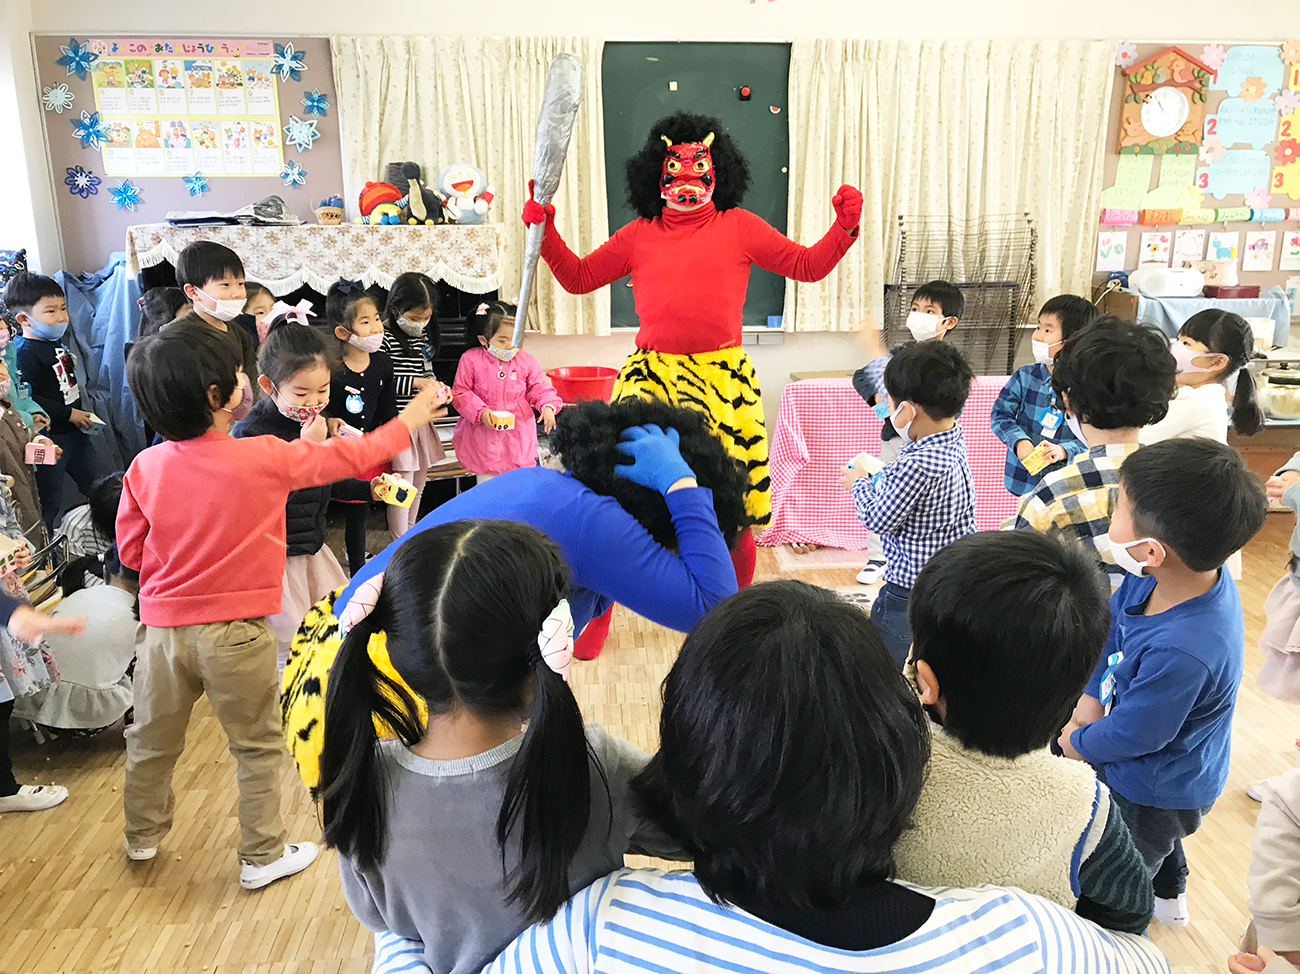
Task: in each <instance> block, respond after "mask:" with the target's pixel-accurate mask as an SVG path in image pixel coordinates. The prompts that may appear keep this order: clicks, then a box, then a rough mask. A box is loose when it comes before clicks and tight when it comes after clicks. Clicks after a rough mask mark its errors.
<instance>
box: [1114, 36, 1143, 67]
mask: <svg viewBox="0 0 1300 974" xmlns="http://www.w3.org/2000/svg"><path fill="white" fill-rule="evenodd" d="M1137 59H1138V46H1137V45H1136V44H1134V43H1133V42H1132V41H1124V42H1122V43H1121V44H1120V45H1119V46H1118V47H1117V48H1115V63H1116V64H1117V65H1119V66H1120V67H1121V68H1127V67H1128V66H1129V65H1130V64H1136V63H1137Z"/></svg>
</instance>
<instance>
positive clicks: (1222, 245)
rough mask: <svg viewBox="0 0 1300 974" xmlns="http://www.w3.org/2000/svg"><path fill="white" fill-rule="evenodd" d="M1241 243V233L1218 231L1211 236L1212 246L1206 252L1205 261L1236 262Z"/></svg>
mask: <svg viewBox="0 0 1300 974" xmlns="http://www.w3.org/2000/svg"><path fill="white" fill-rule="evenodd" d="M1240 242H1241V233H1240V231H1237V230H1216V231H1215V232H1214V233H1212V234H1210V246H1209V249H1208V250H1206V252H1205V259H1206V260H1231V261H1235V260H1236V259H1237V256H1238V254H1239V249H1238V248H1239V246H1240Z"/></svg>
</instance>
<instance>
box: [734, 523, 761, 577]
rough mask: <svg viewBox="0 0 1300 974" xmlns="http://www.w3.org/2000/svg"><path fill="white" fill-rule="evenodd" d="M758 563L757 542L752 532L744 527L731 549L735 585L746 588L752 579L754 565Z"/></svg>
mask: <svg viewBox="0 0 1300 974" xmlns="http://www.w3.org/2000/svg"><path fill="white" fill-rule="evenodd" d="M757 563H758V542H757V541H755V540H754V532H753V531H751V530H749V528H744V529H743V530H742V531H741V532H740V537H739V538H737V539H736V547H735V548H733V549H732V551H731V564H732V565H734V566H735V569H736V585H737V586H739V587H740V588H748V587H749V586H750V585H751V584H753V581H754V567H755V565H756V564H757Z"/></svg>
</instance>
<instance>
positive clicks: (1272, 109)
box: [1205, 98, 1277, 149]
mask: <svg viewBox="0 0 1300 974" xmlns="http://www.w3.org/2000/svg"><path fill="white" fill-rule="evenodd" d="M1276 136H1277V106H1276V105H1274V104H1273V101H1272V99H1269V98H1261V99H1259V100H1258V101H1246V99H1244V98H1225V99H1223V101H1222V102H1220V103H1219V107H1218V108H1217V109H1215V114H1213V115H1210V116H1208V117H1207V118H1206V119H1205V137H1206V138H1207V139H1218V140H1219V141H1220V142H1222V143H1223V144H1224V145H1226V146H1234V145H1237V144H1238V143H1242V142H1245V143H1249V144H1250V146H1251V147H1252V148H1255V149H1262V148H1264V146H1266V145H1268V144H1269V143H1270V142H1272V141H1273V139H1274V138H1275V137H1276Z"/></svg>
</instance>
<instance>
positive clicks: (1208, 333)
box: [1178, 308, 1264, 436]
mask: <svg viewBox="0 0 1300 974" xmlns="http://www.w3.org/2000/svg"><path fill="white" fill-rule="evenodd" d="M1178 334H1180V335H1186V336H1187V337H1188V338H1191V339H1193V340H1194V341H1198V342H1200V343H1201V344H1202V345H1204V346H1205V347H1206V348H1208V349H1209V350H1210V351H1211V352H1212V353H1214V354H1216V355H1226V356H1228V364H1227V366H1225V367H1224V369H1223V371H1221V372H1220V373H1219V374H1218V375H1216V376H1214V380H1215V381H1216V382H1222V381H1223V380H1225V379H1227V378H1228V376H1230V375H1234V374H1235V375H1236V377H1237V389H1236V391H1235V392H1234V393H1233V394H1232V428H1233V429H1234V430H1236V431H1237V432H1238V433H1240V434H1241V435H1242V436H1254V435H1255V434H1256V433H1258V432H1259V431H1260V430H1262V429H1263V428H1264V412H1263V410H1261V409H1260V408H1259V402H1258V401H1256V399H1255V377H1254V376H1253V375H1252V374H1251V372H1250V369H1248V368H1246V366H1247V365H1249V364H1250V360H1251V359H1252V358H1254V357H1255V334H1254V332H1252V331H1251V328H1250V323H1249V322H1247V321H1246V319H1245V318H1243V317H1242V316H1241V315H1239V314H1234V313H1233V312H1231V311H1224V310H1223V309H1221V308H1206V309H1205V310H1204V311H1198V312H1196V314H1194V315H1192V316H1191V317H1190V318H1188V319H1187V320H1186V321H1185V322H1183V327H1182V328H1181V329H1180V330H1179V332H1178Z"/></svg>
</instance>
